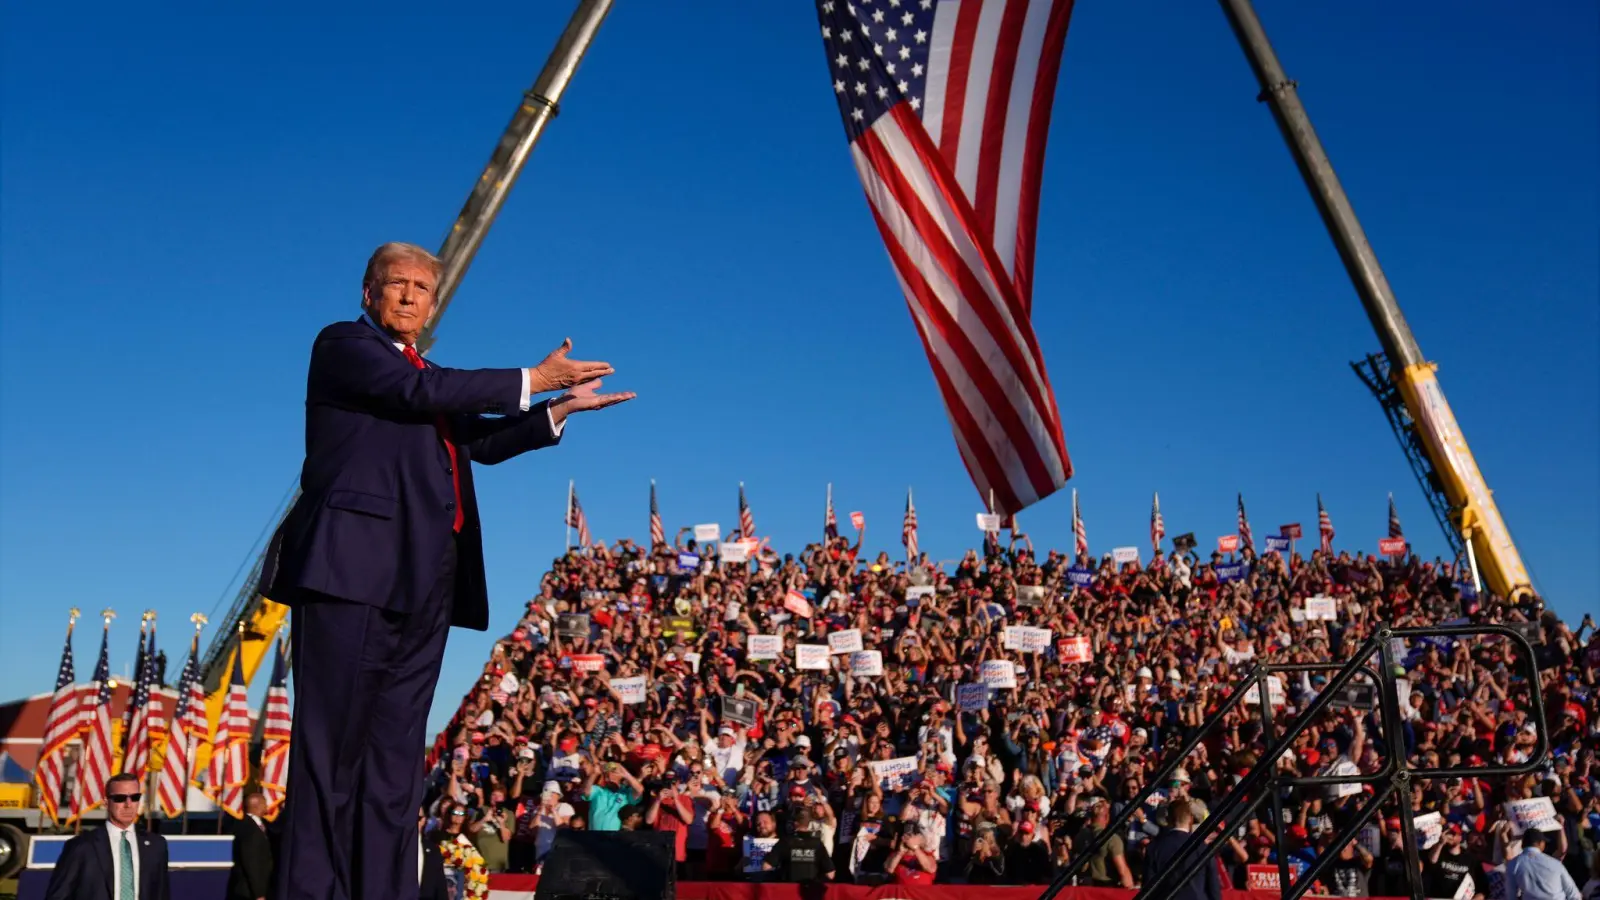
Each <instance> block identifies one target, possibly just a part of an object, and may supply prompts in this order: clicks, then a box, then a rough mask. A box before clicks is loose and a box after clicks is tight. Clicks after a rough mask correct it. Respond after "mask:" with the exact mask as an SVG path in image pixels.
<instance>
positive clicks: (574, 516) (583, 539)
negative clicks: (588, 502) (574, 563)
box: [567, 486, 589, 547]
mask: <svg viewBox="0 0 1600 900" xmlns="http://www.w3.org/2000/svg"><path fill="white" fill-rule="evenodd" d="M567 527H568V528H576V529H578V546H579V547H587V546H589V517H588V516H585V515H584V514H583V504H581V503H579V502H578V492H577V490H576V489H574V488H572V487H571V486H568V488H567Z"/></svg>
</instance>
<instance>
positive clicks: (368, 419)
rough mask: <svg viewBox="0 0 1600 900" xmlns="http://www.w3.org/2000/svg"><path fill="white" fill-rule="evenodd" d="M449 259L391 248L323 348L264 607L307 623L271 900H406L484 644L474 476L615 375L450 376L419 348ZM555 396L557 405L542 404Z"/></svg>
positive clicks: (597, 371)
mask: <svg viewBox="0 0 1600 900" xmlns="http://www.w3.org/2000/svg"><path fill="white" fill-rule="evenodd" d="M440 268H441V267H440V263H439V260H438V259H436V258H435V257H434V256H433V255H432V254H430V253H428V252H427V251H426V250H424V249H422V248H421V247H417V246H414V245H411V244H385V245H383V246H382V247H379V248H378V249H377V251H376V252H374V253H373V255H372V257H371V259H370V260H368V262H367V270H366V274H365V275H364V276H363V278H362V307H363V309H364V310H365V312H364V314H363V315H362V316H361V317H360V318H359V319H356V320H355V321H349V322H338V323H335V324H333V325H329V326H328V327H327V328H324V329H323V330H322V333H321V334H319V335H317V339H316V342H315V343H314V344H313V345H312V348H311V367H310V373H309V375H308V377H307V379H306V458H305V464H304V466H303V468H302V470H301V474H300V491H301V494H300V498H299V500H298V501H296V503H295V505H294V508H293V510H292V511H291V512H290V514H289V516H288V518H287V519H286V520H285V521H284V524H283V525H282V527H280V528H279V529H278V533H277V534H275V535H274V536H273V541H272V545H271V547H270V548H269V552H268V561H267V570H266V573H265V574H264V577H263V583H264V584H266V585H267V589H266V590H265V591H264V593H265V594H266V596H268V597H271V598H272V599H273V600H276V601H278V602H280V603H285V604H287V605H289V606H290V607H292V608H293V610H294V619H293V623H292V631H291V641H292V645H293V646H292V654H293V659H294V677H295V710H294V713H295V714H294V733H293V735H292V739H291V741H290V745H289V746H290V751H289V752H290V757H289V784H288V785H287V788H288V790H287V803H286V806H285V809H284V812H283V816H282V828H283V834H282V843H281V846H280V848H279V855H278V858H277V859H276V860H275V862H276V865H275V866H274V869H273V876H274V878H273V890H272V894H271V896H272V897H273V898H274V900H377V898H382V900H411V898H414V897H416V896H417V841H416V837H415V835H414V834H412V833H411V828H412V824H411V823H412V818H411V817H412V816H413V815H415V814H416V810H417V807H418V806H419V805H420V804H421V801H422V788H423V785H422V760H423V751H424V739H425V735H424V733H423V730H424V728H425V725H426V721H427V716H428V706H429V704H430V703H431V701H432V699H433V690H434V685H435V684H436V682H437V681H438V678H439V664H440V662H441V660H442V659H443V656H444V647H445V638H446V635H447V633H448V631H449V628H450V626H451V625H456V626H459V627H463V628H472V629H475V630H479V631H482V630H485V629H486V628H488V625H489V596H488V589H487V587H486V585H485V583H484V567H483V545H482V535H481V533H480V531H479V524H478V505H477V500H476V498H475V496H474V494H473V490H472V466H471V463H473V462H480V463H487V464H491V465H492V464H494V463H498V462H501V461H504V460H507V459H510V458H511V457H513V456H516V455H518V454H520V453H525V452H527V451H529V450H537V449H539V448H541V447H548V446H551V445H553V444H555V443H557V442H559V441H560V439H561V432H562V430H563V429H564V427H565V425H566V419H567V417H568V416H569V415H571V414H572V413H575V412H582V411H585V410H592V409H601V408H603V407H607V406H611V405H613V404H616V403H621V402H623V401H624V400H629V399H631V398H632V397H633V394H631V393H619V394H601V393H599V391H598V388H599V386H600V381H599V379H600V377H601V376H603V375H608V374H610V373H611V371H612V370H611V367H610V366H609V365H607V364H605V363H603V362H579V361H577V360H573V359H569V358H568V357H567V353H568V351H569V350H570V349H571V346H572V345H571V342H570V341H567V342H563V344H562V345H561V347H559V348H558V349H557V350H556V351H555V352H553V353H551V354H550V355H549V356H548V357H546V358H545V360H544V361H543V362H542V363H540V364H539V365H537V366H534V367H532V368H526V369H448V368H443V367H440V366H436V365H433V364H432V363H426V362H424V360H423V359H422V357H421V356H420V355H419V354H418V353H417V350H416V346H415V345H416V341H417V338H418V337H419V336H420V335H421V334H422V331H423V327H424V325H425V324H426V323H427V321H428V319H429V318H430V317H431V316H432V315H433V311H434V307H435V295H434V289H435V287H436V286H437V284H438V280H439V273H440ZM548 391H561V392H563V393H561V394H560V395H559V396H557V397H555V398H554V399H552V400H549V401H546V402H543V403H533V402H532V401H531V399H530V398H531V397H532V396H533V395H536V394H540V393H545V392H548Z"/></svg>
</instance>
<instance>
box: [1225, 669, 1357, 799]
mask: <svg viewBox="0 0 1600 900" xmlns="http://www.w3.org/2000/svg"><path fill="white" fill-rule="evenodd" d="M1267 699H1268V700H1270V701H1272V705H1273V706H1282V705H1284V704H1285V703H1287V702H1289V699H1288V696H1287V695H1286V694H1285V693H1284V690H1283V679H1281V678H1279V677H1278V676H1276V675H1268V676H1267ZM1244 702H1245V703H1248V704H1252V705H1255V706H1260V705H1261V688H1260V686H1256V687H1253V688H1251V689H1250V693H1249V695H1248V696H1246V697H1245V698H1244ZM1355 787H1356V789H1357V790H1358V791H1359V790H1360V789H1361V786H1360V785H1356V786H1355Z"/></svg>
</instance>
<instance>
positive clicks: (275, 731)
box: [261, 640, 293, 819]
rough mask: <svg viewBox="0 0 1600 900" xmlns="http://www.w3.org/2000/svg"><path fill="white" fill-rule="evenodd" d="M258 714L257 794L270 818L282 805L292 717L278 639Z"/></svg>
mask: <svg viewBox="0 0 1600 900" xmlns="http://www.w3.org/2000/svg"><path fill="white" fill-rule="evenodd" d="M261 715H262V726H261V796H262V798H263V799H264V800H266V802H267V809H266V813H265V815H266V816H267V818H269V819H270V818H272V817H274V816H276V815H277V813H278V808H279V807H280V806H282V805H283V800H284V797H285V796H286V795H287V793H288V785H289V733H290V731H291V730H292V725H293V720H292V719H291V717H290V713H289V664H288V659H287V658H286V656H285V655H284V647H283V641H282V640H279V641H278V655H277V659H275V660H274V661H273V663H272V684H271V685H269V686H268V687H267V702H266V706H265V708H264V709H263V710H262V713H261Z"/></svg>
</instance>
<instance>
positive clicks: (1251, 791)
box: [1040, 625, 1550, 900]
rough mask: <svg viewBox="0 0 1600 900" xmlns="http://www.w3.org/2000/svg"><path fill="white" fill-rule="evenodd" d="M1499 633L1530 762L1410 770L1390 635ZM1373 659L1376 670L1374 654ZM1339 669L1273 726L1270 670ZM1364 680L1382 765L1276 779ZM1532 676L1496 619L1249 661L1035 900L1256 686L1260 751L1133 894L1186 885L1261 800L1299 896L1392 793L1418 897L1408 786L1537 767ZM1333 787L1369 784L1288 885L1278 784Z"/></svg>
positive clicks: (1100, 842)
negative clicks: (1302, 659) (1300, 742)
mask: <svg viewBox="0 0 1600 900" xmlns="http://www.w3.org/2000/svg"><path fill="white" fill-rule="evenodd" d="M1491 636H1493V637H1500V638H1503V639H1505V640H1508V641H1511V642H1512V644H1513V645H1514V646H1515V647H1516V649H1517V651H1518V657H1519V663H1520V664H1521V666H1522V669H1523V671H1522V673H1521V674H1522V676H1523V677H1524V678H1526V679H1528V683H1529V684H1530V685H1532V686H1533V690H1531V691H1530V692H1529V700H1530V705H1531V707H1532V708H1531V709H1530V711H1529V717H1528V720H1529V721H1531V722H1533V723H1535V727H1536V728H1537V729H1538V735H1537V737H1538V742H1537V744H1536V747H1535V750H1534V753H1533V755H1532V756H1531V757H1530V758H1529V760H1528V761H1527V762H1525V763H1522V764H1521V765H1516V766H1461V767H1450V768H1435V769H1422V768H1411V767H1410V766H1409V765H1408V764H1407V761H1406V755H1405V743H1404V741H1403V740H1401V739H1400V735H1401V732H1402V719H1401V713H1400V699H1399V691H1398V689H1397V688H1396V687H1395V677H1394V675H1393V673H1394V672H1395V670H1396V667H1397V666H1399V664H1400V660H1398V659H1397V658H1396V656H1395V645H1394V642H1395V641H1400V642H1402V643H1403V642H1405V641H1408V640H1414V639H1418V638H1438V637H1478V638H1483V637H1491ZM1374 660H1376V661H1377V663H1378V665H1377V668H1376V669H1374V668H1373V666H1372V663H1373V661H1374ZM1329 669H1337V672H1335V674H1334V675H1333V677H1332V678H1330V679H1329V681H1328V683H1327V685H1326V686H1325V687H1324V688H1323V689H1322V691H1321V693H1319V694H1318V695H1317V697H1316V699H1314V700H1313V701H1312V702H1311V703H1309V704H1307V706H1306V708H1305V709H1304V710H1303V711H1301V712H1299V713H1298V714H1297V715H1295V716H1294V717H1293V718H1292V719H1291V720H1289V721H1288V722H1286V723H1285V724H1284V726H1283V728H1282V729H1281V733H1280V730H1279V729H1278V727H1277V726H1276V723H1275V722H1274V719H1273V711H1272V704H1271V702H1270V699H1269V694H1268V687H1267V682H1268V679H1269V678H1270V677H1271V676H1273V675H1278V674H1298V673H1302V672H1309V671H1318V670H1329ZM1358 677H1359V678H1364V679H1365V680H1366V681H1368V682H1369V683H1371V684H1373V685H1374V686H1375V687H1376V696H1377V707H1376V710H1375V711H1376V713H1377V715H1378V717H1379V722H1380V724H1381V725H1382V732H1381V733H1382V735H1383V737H1384V740H1383V747H1384V757H1385V758H1384V762H1383V767H1382V768H1381V769H1380V770H1379V771H1377V772H1373V773H1370V774H1361V775H1352V776H1349V777H1339V776H1311V777H1297V778H1288V777H1284V776H1282V775H1281V774H1279V772H1278V760H1279V759H1280V758H1282V756H1283V755H1284V753H1285V752H1287V751H1288V750H1289V748H1290V747H1291V746H1293V744H1294V742H1295V740H1296V739H1297V738H1299V737H1300V735H1301V734H1302V733H1304V732H1305V731H1306V729H1308V728H1310V727H1311V726H1312V725H1313V724H1314V723H1315V722H1316V721H1317V720H1318V719H1319V718H1320V717H1321V715H1322V713H1323V712H1324V711H1326V710H1327V709H1329V708H1331V707H1333V706H1335V705H1337V704H1339V703H1341V702H1344V701H1345V699H1346V694H1345V689H1346V688H1347V687H1349V686H1350V685H1352V684H1353V683H1355V681H1356V679H1357V678H1358ZM1538 685H1539V673H1538V669H1537V663H1536V662H1535V659H1534V650H1533V645H1532V644H1531V643H1529V642H1528V640H1527V638H1525V637H1523V636H1522V635H1521V634H1519V633H1518V632H1517V631H1515V630H1513V629H1511V628H1509V627H1506V626H1503V625H1457V626H1439V627H1433V628H1393V629H1391V628H1382V629H1379V631H1378V633H1377V634H1375V635H1373V636H1372V637H1370V638H1368V639H1367V640H1366V642H1365V643H1363V644H1362V645H1361V648H1360V649H1359V650H1358V651H1357V652H1356V655H1355V656H1354V657H1352V658H1351V659H1349V660H1348V661H1346V662H1343V663H1282V664H1279V663H1261V664H1257V665H1256V666H1255V667H1254V668H1253V669H1251V670H1250V672H1249V673H1248V674H1247V675H1246V676H1245V677H1244V679H1243V680H1241V681H1240V682H1239V683H1238V685H1237V686H1236V687H1237V689H1236V690H1235V691H1234V692H1233V694H1232V695H1230V696H1229V697H1228V698H1227V699H1226V700H1225V701H1224V702H1223V703H1222V705H1221V707H1219V708H1218V710H1217V711H1216V712H1215V713H1213V714H1212V715H1210V716H1208V717H1207V719H1206V721H1205V723H1204V724H1203V725H1202V726H1201V727H1200V728H1198V729H1197V730H1196V731H1195V732H1194V733H1193V734H1191V735H1189V737H1188V739H1187V740H1185V741H1184V742H1183V744H1182V745H1181V746H1180V747H1179V748H1178V750H1177V751H1176V752H1174V753H1172V754H1171V755H1170V756H1168V757H1167V758H1166V760H1165V762H1163V764H1162V766H1161V768H1160V769H1158V770H1157V772H1156V774H1155V775H1153V776H1152V777H1150V778H1149V779H1147V780H1146V784H1145V787H1144V788H1143V789H1142V790H1141V791H1140V792H1139V793H1138V794H1136V795H1135V796H1134V797H1133V799H1132V800H1130V801H1129V802H1128V803H1126V804H1125V805H1124V806H1123V809H1122V812H1120V813H1118V814H1117V815H1116V816H1114V817H1113V818H1112V820H1111V822H1110V823H1109V824H1107V826H1106V827H1105V828H1104V829H1102V830H1101V831H1100V832H1099V833H1098V834H1097V835H1095V838H1094V840H1093V841H1091V842H1090V843H1089V844H1088V845H1087V846H1085V847H1084V848H1082V849H1081V850H1079V851H1077V852H1075V853H1074V854H1073V859H1072V861H1071V863H1070V864H1069V865H1068V866H1067V868H1066V869H1064V870H1062V872H1061V874H1060V875H1058V876H1057V877H1056V879H1055V881H1054V882H1052V883H1051V885H1050V886H1049V887H1048V888H1046V889H1045V892H1044V894H1043V895H1041V897H1040V900H1054V898H1055V896H1056V895H1057V894H1058V893H1060V892H1061V890H1062V889H1063V888H1064V887H1066V886H1068V885H1070V884H1073V883H1075V880H1076V878H1077V876H1078V874H1079V873H1080V872H1081V871H1082V870H1083V868H1084V867H1085V865H1086V864H1087V863H1088V861H1089V860H1090V859H1091V858H1092V857H1094V856H1095V855H1096V854H1098V853H1099V851H1100V849H1101V848H1102V847H1104V846H1105V844H1106V842H1107V841H1109V840H1110V838H1111V836H1112V835H1114V834H1118V833H1121V831H1122V829H1124V828H1125V827H1126V826H1127V824H1128V822H1129V820H1131V819H1132V818H1133V815H1134V813H1135V812H1136V811H1137V810H1139V809H1140V808H1141V807H1143V806H1144V804H1145V802H1146V801H1148V800H1149V799H1150V797H1151V796H1152V795H1153V794H1154V793H1155V791H1156V790H1157V787H1158V786H1159V785H1163V784H1166V783H1167V782H1168V780H1169V779H1170V778H1171V777H1172V774H1173V772H1175V771H1176V770H1177V769H1178V767H1179V766H1182V765H1183V764H1184V761H1185V760H1186V759H1188V757H1189V755H1190V754H1191V753H1193V752H1194V750H1195V748H1196V747H1198V746H1199V745H1200V744H1201V742H1202V741H1204V740H1205V739H1206V737H1207V736H1208V735H1209V734H1211V733H1212V731H1213V730H1214V729H1216V728H1217V727H1218V726H1219V725H1220V724H1221V722H1222V721H1223V719H1224V718H1226V717H1227V714H1228V713H1229V712H1232V711H1233V710H1234V709H1235V708H1237V707H1238V706H1239V704H1241V703H1244V702H1245V701H1246V698H1248V697H1250V696H1251V695H1252V694H1255V693H1256V692H1257V691H1259V692H1260V694H1259V696H1260V699H1261V703H1260V716H1261V726H1262V732H1261V737H1262V741H1263V743H1264V744H1265V750H1264V752H1263V753H1262V754H1261V756H1260V758H1259V759H1258V760H1257V762H1256V764H1255V766H1254V767H1253V768H1251V769H1250V771H1249V773H1248V774H1247V775H1245V776H1244V777H1243V778H1242V779H1240V781H1239V782H1238V783H1237V784H1235V785H1234V786H1233V788H1232V790H1230V791H1228V793H1226V794H1224V795H1223V796H1222V797H1221V798H1220V799H1218V800H1216V801H1215V802H1214V805H1213V807H1212V809H1211V810H1210V813H1209V815H1207V816H1206V818H1205V821H1203V822H1199V823H1196V825H1195V827H1194V831H1193V833H1192V834H1191V835H1190V837H1189V840H1188V841H1187V842H1186V843H1185V844H1184V845H1183V849H1182V850H1181V851H1180V852H1179V854H1178V857H1177V858H1176V859H1175V860H1173V863H1172V865H1170V866H1169V867H1167V868H1166V869H1165V870H1164V871H1162V872H1161V873H1160V874H1159V875H1158V876H1157V877H1156V878H1155V879H1154V880H1153V881H1151V882H1149V883H1147V884H1145V885H1143V886H1142V887H1141V888H1140V890H1139V894H1138V896H1137V898H1136V900H1162V898H1166V897H1170V896H1172V895H1173V893H1175V892H1176V891H1177V889H1178V888H1179V887H1180V886H1181V885H1183V884H1186V883H1187V882H1188V881H1189V879H1190V878H1192V877H1194V876H1195V875H1196V874H1197V873H1199V872H1200V871H1201V870H1202V867H1203V866H1206V865H1209V864H1210V863H1211V860H1212V858H1213V857H1215V856H1216V855H1217V853H1218V852H1219V851H1220V850H1221V849H1222V847H1223V846H1225V842H1224V841H1223V840H1221V839H1220V837H1221V836H1223V835H1226V834H1228V833H1230V832H1231V831H1233V830H1234V829H1236V828H1238V827H1239V826H1240V825H1242V824H1243V823H1245V822H1247V821H1248V820H1249V819H1250V818H1251V817H1253V816H1255V815H1257V813H1258V812H1259V811H1260V810H1261V808H1262V807H1263V806H1265V805H1269V804H1270V806H1271V809H1272V817H1271V819H1272V832H1273V839H1274V844H1275V848H1276V850H1277V852H1276V854H1275V855H1276V856H1277V860H1278V884H1279V885H1280V888H1281V890H1282V891H1283V897H1284V900H1298V898H1300V897H1302V896H1304V895H1305V893H1306V892H1307V891H1308V890H1310V889H1311V886H1312V885H1313V884H1315V883H1316V881H1317V879H1319V878H1321V877H1322V875H1323V872H1324V871H1325V870H1326V869H1327V868H1328V867H1329V866H1330V865H1331V863H1332V862H1333V861H1335V860H1337V859H1338V858H1339V853H1340V851H1342V850H1343V849H1344V848H1345V847H1346V846H1347V845H1348V844H1349V843H1350V842H1351V841H1352V840H1354V839H1355V837H1356V835H1357V834H1359V833H1360V831H1361V829H1362V827H1363V826H1365V825H1366V824H1367V823H1368V822H1370V821H1371V820H1372V818H1373V816H1375V815H1377V813H1378V810H1379V808H1381V807H1382V805H1383V804H1384V803H1385V802H1386V801H1388V800H1389V799H1390V798H1391V797H1397V798H1399V799H1400V801H1401V802H1400V803H1399V804H1398V806H1399V819H1400V831H1401V837H1402V845H1403V846H1404V847H1405V852H1406V866H1407V869H1406V871H1407V877H1408V881H1409V884H1410V890H1411V893H1410V896H1411V897H1412V898H1413V900H1423V885H1422V876H1421V859H1420V852H1419V847H1418V844H1417V830H1416V823H1415V821H1414V819H1413V817H1412V810H1411V802H1410V797H1411V793H1410V791H1411V785H1412V782H1414V781H1417V780H1434V779H1440V778H1456V777H1465V776H1509V775H1522V774H1526V773H1529V772H1533V771H1536V770H1538V769H1539V768H1540V767H1541V765H1543V763H1544V758H1545V756H1546V755H1547V754H1548V753H1549V747H1550V738H1549V735H1548V734H1547V733H1546V730H1545V718H1544V701H1543V697H1542V696H1541V694H1540V692H1539V690H1538ZM1335 784H1368V785H1371V786H1372V788H1373V792H1372V794H1371V796H1369V797H1367V798H1366V799H1365V801H1364V802H1363V803H1362V804H1361V806H1360V807H1359V809H1358V810H1357V812H1356V814H1355V816H1354V818H1353V819H1352V820H1351V821H1349V822H1348V823H1346V825H1345V827H1344V828H1343V830H1341V831H1339V832H1338V833H1337V834H1336V836H1335V838H1334V841H1333V844H1332V846H1330V847H1329V848H1328V849H1327V850H1326V851H1324V852H1322V853H1320V854H1319V855H1318V857H1317V860H1316V862H1315V863H1313V864H1312V865H1311V867H1310V869H1309V870H1307V871H1306V872H1304V873H1303V874H1301V875H1300V876H1299V877H1298V878H1297V879H1295V880H1294V881H1293V883H1291V880H1290V872H1289V862H1288V860H1289V854H1288V845H1287V843H1286V841H1285V840H1284V837H1285V834H1284V822H1283V809H1282V789H1283V788H1286V787H1302V786H1316V785H1335Z"/></svg>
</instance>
